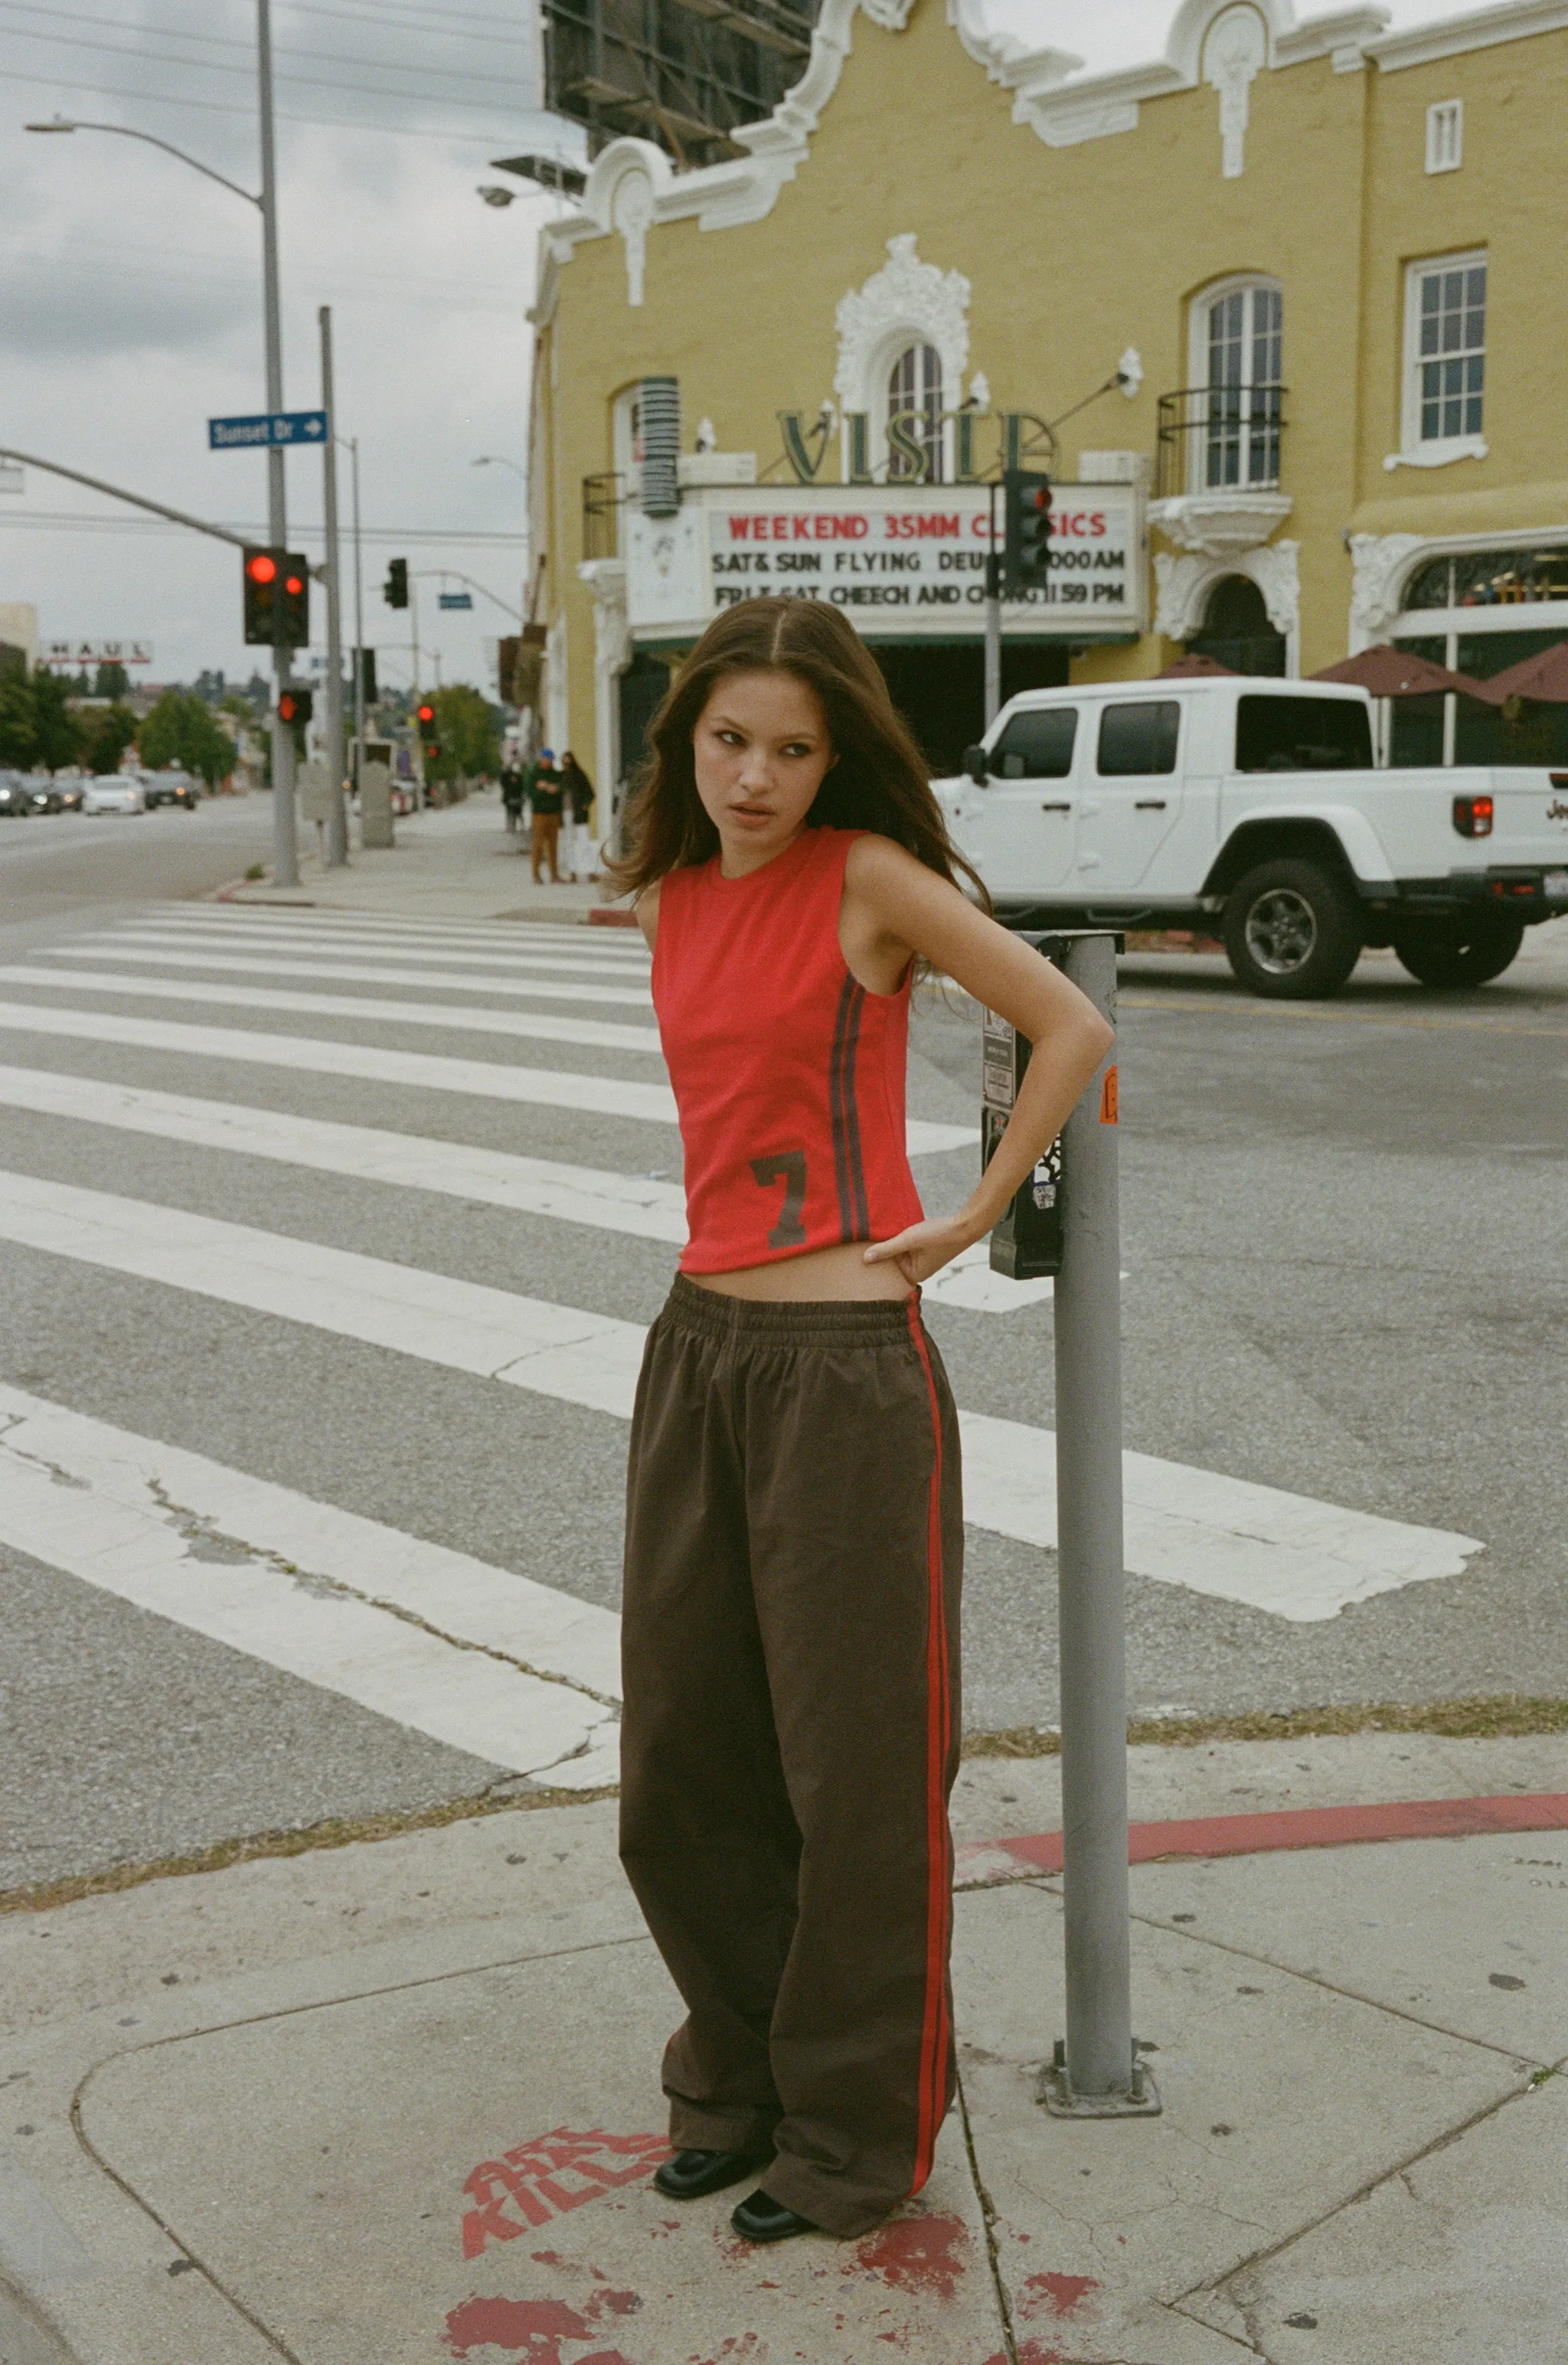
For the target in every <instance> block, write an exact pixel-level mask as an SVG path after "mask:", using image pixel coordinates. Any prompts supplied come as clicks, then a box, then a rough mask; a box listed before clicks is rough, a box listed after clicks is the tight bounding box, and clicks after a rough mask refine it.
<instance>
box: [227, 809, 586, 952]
mask: <svg viewBox="0 0 1568 2365" xmlns="http://www.w3.org/2000/svg"><path fill="white" fill-rule="evenodd" d="M358 835H359V828H358V824H357V823H354V822H352V821H351V824H350V836H351V839H354V840H357V838H358ZM395 835H396V837H397V844H396V845H395V846H389V847H387V848H386V849H385V850H381V849H371V850H369V851H367V850H365V849H364V847H362V846H359V845H358V844H357V843H356V844H353V845H352V846H351V848H350V853H349V860H348V864H347V867H346V868H344V869H338V870H329V869H327V868H326V865H325V864H324V862H323V861H322V859H321V855H320V850H319V846H318V845H317V844H316V843H315V841H316V840H317V839H318V837H319V831H318V830H316V829H314V828H312V827H309V826H308V825H307V824H304V823H301V824H300V830H299V879H300V883H299V885H298V886H297V888H287V889H284V888H276V887H274V886H273V884H272V882H271V880H270V879H262V880H233V881H231V882H230V885H228V886H227V887H223V888H220V889H219V890H218V898H217V900H218V901H219V902H226V903H263V904H274V905H277V904H282V905H295V906H297V905H308V906H309V907H310V908H312V909H314V910H318V911H322V912H375V913H381V914H382V915H383V916H385V917H386V918H388V919H429V920H563V921H566V922H567V923H577V924H580V923H581V922H583V921H584V920H586V919H587V917H588V913H589V912H591V911H592V910H594V909H595V907H596V906H598V905H599V904H601V903H602V902H604V900H605V899H604V894H603V891H602V890H601V889H600V888H599V887H598V886H597V885H594V884H592V883H589V882H585V883H584V884H582V885H580V886H561V887H552V886H550V885H549V884H547V883H546V884H545V885H543V886H539V887H536V886H535V885H534V884H533V880H532V869H531V865H530V861H529V854H528V840H527V838H526V836H517V835H510V834H509V832H508V829H507V825H506V816H505V814H504V813H503V812H502V810H501V801H500V798H499V796H498V794H496V793H495V792H493V791H486V792H485V793H483V794H480V795H476V796H472V797H468V798H466V799H465V801H464V802H463V803H462V804H458V805H447V806H444V807H442V808H440V809H439V810H437V811H435V812H431V813H409V814H407V815H405V816H403V817H402V818H400V819H399V820H398V822H397V824H395Z"/></svg>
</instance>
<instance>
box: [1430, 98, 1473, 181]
mask: <svg viewBox="0 0 1568 2365" xmlns="http://www.w3.org/2000/svg"><path fill="white" fill-rule="evenodd" d="M1463 162H1464V101H1463V99H1462V98H1439V100H1438V101H1437V102H1436V104H1435V105H1434V106H1428V109H1427V170H1428V173H1457V172H1458V171H1459V168H1460V166H1461V165H1462V163H1463Z"/></svg>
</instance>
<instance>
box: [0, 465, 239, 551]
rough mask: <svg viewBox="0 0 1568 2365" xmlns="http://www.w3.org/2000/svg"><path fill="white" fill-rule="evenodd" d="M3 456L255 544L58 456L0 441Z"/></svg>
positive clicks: (220, 538) (220, 536)
mask: <svg viewBox="0 0 1568 2365" xmlns="http://www.w3.org/2000/svg"><path fill="white" fill-rule="evenodd" d="M0 460H19V461H20V462H21V463H22V465H23V466H24V467H28V468H41V469H42V470H43V471H44V474H45V475H46V476H69V477H70V479H71V482H72V483H73V485H88V486H90V487H91V488H92V489H93V491H94V492H95V493H107V494H108V496H109V499H111V500H116V501H129V503H130V505H131V507H132V509H137V510H151V512H152V514H153V516H154V517H161V518H171V519H172V520H173V521H174V524H175V525H186V526H189V527H190V529H191V532H193V533H209V534H211V535H212V537H213V539H214V541H215V542H230V543H232V544H233V545H234V547H235V549H236V550H248V549H249V548H250V546H251V545H250V544H249V543H248V542H247V541H246V539H245V537H244V535H243V534H242V533H230V531H229V529H228V527H227V526H223V525H208V524H207V520H206V519H205V518H194V517H187V516H186V514H185V510H172V509H170V508H169V507H168V505H167V504H166V503H165V502H163V501H150V500H148V499H146V498H145V496H144V495H142V494H140V493H128V492H127V491H126V489H125V487H124V486H123V485H109V484H106V483H105V481H104V479H103V477H102V476H84V474H83V472H82V470H81V469H80V468H62V466H61V465H60V462H59V461H58V460H40V459H39V456H38V454H37V453H36V452H14V451H12V449H11V448H10V446H9V444H0Z"/></svg>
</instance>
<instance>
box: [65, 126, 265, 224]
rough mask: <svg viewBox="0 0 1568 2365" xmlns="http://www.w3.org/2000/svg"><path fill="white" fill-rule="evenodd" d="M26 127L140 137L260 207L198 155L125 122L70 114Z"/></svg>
mask: <svg viewBox="0 0 1568 2365" xmlns="http://www.w3.org/2000/svg"><path fill="white" fill-rule="evenodd" d="M27 128H28V130H29V131H112V132H114V133H115V134H116V136H117V137H118V139H121V140H145V141H146V143H147V145H148V147H149V148H162V151H163V153H164V154H165V156H177V157H178V158H179V160H180V162H181V163H182V164H188V165H189V166H190V168H191V170H192V172H193V173H205V174H206V175H207V179H208V180H209V181H216V182H217V183H218V187H219V188H220V189H230V190H232V192H233V194H234V195H235V196H237V197H243V198H244V200H245V203H246V204H247V205H248V206H254V207H257V209H258V210H260V207H261V203H262V201H261V199H260V197H258V196H256V195H255V194H254V192H253V191H252V190H250V189H242V188H241V186H240V184H239V182H238V181H230V179H228V178H227V177H226V175H225V174H222V173H215V172H214V171H213V169H212V166H211V165H210V164H204V163H202V161H201V158H200V157H199V156H187V155H186V153H185V150H184V149H183V148H176V147H175V146H174V142H173V141H172V140H160V139H159V138H158V136H157V134H156V133H155V132H151V131H137V130H133V129H132V128H131V126H130V125H129V123H84V122H83V121H82V119H81V118H79V117H73V118H72V119H71V120H70V121H69V122H65V121H60V122H55V123H29V124H28V127H27Z"/></svg>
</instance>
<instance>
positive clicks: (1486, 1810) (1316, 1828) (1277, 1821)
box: [956, 1791, 1568, 1884]
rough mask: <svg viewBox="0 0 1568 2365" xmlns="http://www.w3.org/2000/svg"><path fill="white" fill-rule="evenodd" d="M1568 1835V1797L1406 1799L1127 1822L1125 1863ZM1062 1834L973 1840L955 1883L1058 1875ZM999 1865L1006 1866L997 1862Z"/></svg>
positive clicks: (965, 1850)
mask: <svg viewBox="0 0 1568 2365" xmlns="http://www.w3.org/2000/svg"><path fill="white" fill-rule="evenodd" d="M1561 1831H1568V1793H1564V1792H1553V1791H1543V1792H1541V1793H1540V1794H1539V1795H1537V1796H1535V1797H1533V1798H1528V1799H1521V1798H1511V1799H1402V1800H1399V1801H1397V1802H1395V1803H1394V1804H1393V1805H1389V1806H1383V1807H1285V1808H1282V1809H1279V1810H1276V1811H1275V1812H1274V1813H1271V1814H1262V1815H1209V1816H1204V1817H1199V1818H1196V1819H1195V1820H1193V1821H1190V1822H1182V1821H1176V1822H1168V1823H1130V1824H1129V1825H1128V1827H1127V1862H1128V1863H1129V1864H1159V1863H1160V1862H1162V1861H1163V1860H1164V1859H1166V1858H1167V1857H1172V1856H1216V1855H1263V1854H1264V1853H1266V1852H1267V1851H1268V1850H1270V1849H1272V1848H1315V1847H1350V1846H1352V1845H1354V1844H1357V1843H1358V1842H1360V1841H1364V1840H1439V1839H1447V1840H1451V1839H1467V1838H1474V1837H1476V1836H1477V1835H1478V1834H1480V1833H1485V1832H1561ZM1061 1836H1062V1835H1061V1833H1059V1832H1037V1833H1033V1834H1032V1835H1031V1836H1030V1837H1028V1838H1026V1839H1017V1840H982V1841H980V1842H971V1843H970V1844H969V1845H968V1846H967V1847H961V1848H959V1849H958V1863H957V1866H956V1873H957V1877H958V1879H959V1880H960V1881H962V1880H964V1879H965V1877H966V1875H968V1877H969V1881H970V1883H971V1884H983V1883H985V1882H987V1881H1000V1880H1017V1879H1020V1878H1021V1877H1023V1876H1024V1875H1025V1874H1026V1873H1040V1872H1059V1871H1060V1870H1061V1868H1062V1851H1061ZM999 1858H1000V1859H1002V1861H1001V1862H999V1861H998V1859H999Z"/></svg>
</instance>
